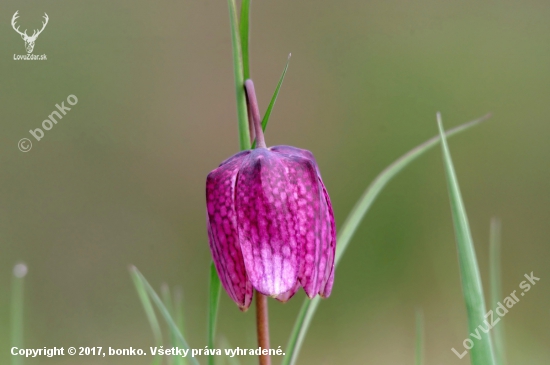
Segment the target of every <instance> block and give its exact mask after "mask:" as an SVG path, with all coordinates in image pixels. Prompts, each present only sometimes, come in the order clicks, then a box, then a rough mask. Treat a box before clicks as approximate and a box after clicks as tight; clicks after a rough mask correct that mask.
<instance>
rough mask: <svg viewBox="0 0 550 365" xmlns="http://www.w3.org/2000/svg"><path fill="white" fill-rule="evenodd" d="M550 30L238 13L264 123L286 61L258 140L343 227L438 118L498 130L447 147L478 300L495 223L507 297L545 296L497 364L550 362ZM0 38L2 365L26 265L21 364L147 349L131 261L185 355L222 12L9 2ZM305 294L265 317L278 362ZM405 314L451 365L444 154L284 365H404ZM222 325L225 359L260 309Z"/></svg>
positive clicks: (393, 203)
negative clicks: (39, 132)
mask: <svg viewBox="0 0 550 365" xmlns="http://www.w3.org/2000/svg"><path fill="white" fill-rule="evenodd" d="M16 10H19V13H20V15H21V18H20V19H19V24H21V25H22V29H24V28H29V29H32V28H33V27H34V28H37V27H39V26H40V22H41V21H42V19H41V17H42V15H43V13H44V12H46V13H47V14H48V15H49V17H50V22H49V24H48V26H47V28H46V29H45V30H44V32H43V33H42V34H41V35H40V36H39V37H38V39H37V41H36V46H35V50H34V53H35V54H46V55H47V57H48V60H47V61H34V62H31V61H27V62H25V61H14V60H13V54H24V53H25V50H24V45H23V41H22V40H21V38H20V37H19V36H18V35H17V34H16V33H15V32H14V31H13V29H12V28H11V25H10V20H11V17H12V15H13V13H15V11H16ZM549 19H550V4H549V3H548V2H547V1H541V0H526V1H509V0H503V1H493V0H486V1H473V0H465V1H460V2H456V1H431V0H421V1H407V0H390V1H387V0H384V1H381V0H378V1H357V0H355V1H353V0H340V1H325V0H317V1H296V0H280V1H271V2H261V1H253V4H252V39H251V65H252V76H253V78H254V80H255V83H256V88H257V92H258V96H259V101H260V104H261V107H262V109H265V107H266V105H267V104H268V102H269V99H270V97H271V93H272V92H273V90H274V88H275V86H276V83H277V81H278V78H279V75H280V73H281V71H282V69H283V67H284V64H285V62H286V59H287V55H288V54H289V53H290V52H292V59H291V62H290V67H289V71H288V73H287V77H286V79H285V82H284V85H283V87H282V90H281V93H280V96H279V99H278V101H277V104H276V106H275V109H274V113H273V115H272V117H271V120H270V124H269V126H268V130H267V134H266V139H267V142H268V144H270V145H275V144H290V145H294V146H299V147H302V148H307V149H309V150H311V151H312V152H313V153H314V154H315V156H316V157H317V160H318V163H319V165H320V168H321V171H322V173H323V178H324V181H325V184H326V186H327V188H328V191H329V192H330V194H331V198H332V202H333V205H334V211H335V214H336V220H337V224H338V226H341V224H342V223H343V221H344V220H345V218H346V216H347V214H348V213H349V211H350V210H351V208H352V207H353V205H354V203H355V201H356V200H357V199H358V197H359V196H360V194H361V193H362V192H363V190H364V189H365V188H366V187H367V186H368V184H369V183H370V181H371V180H372V179H373V178H374V177H375V176H376V175H377V174H378V173H379V172H380V171H381V170H382V169H383V168H385V167H386V166H387V165H388V164H389V163H391V162H392V161H393V160H394V159H396V158H397V157H399V156H400V155H401V154H403V153H405V152H406V151H408V150H409V149H411V148H412V147H414V146H416V145H418V144H420V143H421V142H423V141H425V140H426V139H428V138H430V137H432V136H434V135H435V134H436V133H437V127H436V120H435V113H436V111H441V112H442V115H443V118H444V123H445V126H446V127H447V128H450V127H453V126H456V125H458V124H461V123H463V122H466V121H469V120H471V119H474V118H476V117H479V116H481V115H484V114H485V113H487V112H493V114H494V117H493V118H492V119H491V120H490V121H488V122H486V123H484V124H482V125H480V126H478V127H476V128H474V129H471V130H469V131H468V132H466V133H463V134H461V135H460V136H457V137H453V138H452V140H450V147H451V152H452V155H453V158H454V162H455V167H456V170H457V173H458V178H459V182H460V184H461V188H462V192H463V196H464V200H465V204H466V207H467V211H468V214H469V219H470V224H471V228H472V232H473V236H474V240H475V244H476V251H477V255H478V260H479V264H480V267H481V274H482V277H483V280H484V286H485V289H487V288H488V237H489V222H490V219H491V217H493V216H497V217H500V218H501V219H502V224H503V254H502V255H503V257H502V265H503V294H505V295H507V294H509V293H510V292H512V291H513V290H516V289H517V287H518V285H519V283H520V282H521V281H522V280H524V279H523V275H524V274H525V273H530V272H531V271H533V272H534V273H535V275H536V276H538V277H540V278H541V281H540V282H539V283H538V284H537V285H536V287H534V288H533V289H532V290H531V291H530V292H529V293H528V295H526V296H525V297H522V298H521V302H519V303H518V304H517V305H516V306H515V307H514V308H513V309H512V310H511V311H510V313H509V314H507V315H506V317H505V318H504V320H503V321H502V323H504V325H505V326H506V341H507V354H508V358H509V364H530V365H543V364H544V365H547V364H548V363H549V361H550V360H549V359H550V348H549V346H548V343H549V341H550V332H549V325H550V318H549V315H550V312H549V310H550V308H549V305H548V304H549V299H550V295H549V285H550V268H549V266H548V261H549V254H550V247H549V245H548V243H549V241H548V237H549V236H550V228H549V224H548V222H549V218H550V214H549V206H550V194H549V189H548V188H549V180H550V173H549V162H548V161H549V156H550V143H549V142H550V123H549V120H550V117H549V116H550V102H549V99H548V98H549V96H550V22H549ZM29 33H30V32H29ZM0 41H1V43H0V44H1V45H0V75H1V76H0V80H1V81H0V101H1V122H0V123H1V124H0V125H1V131H2V132H1V133H0V363H2V364H4V363H6V364H7V363H8V362H9V361H10V356H9V340H8V339H9V330H8V329H9V296H10V283H11V272H12V268H13V265H14V264H16V263H17V262H19V261H24V262H26V263H27V264H28V266H29V274H28V276H27V278H26V279H27V280H26V287H25V296H26V297H25V299H26V302H25V308H24V310H25V343H26V345H27V347H34V348H37V347H44V346H48V347H53V346H58V347H59V346H65V347H68V346H103V347H108V346H111V347H118V348H123V347H130V346H133V347H142V348H148V346H149V345H152V344H153V338H152V335H151V332H150V329H149V326H148V323H147V320H146V317H145V315H144V312H143V310H142V307H141V305H140V302H139V300H138V297H137V295H136V293H135V290H134V287H133V284H132V282H131V279H130V277H129V274H128V265H129V264H134V265H136V266H137V267H138V268H139V269H140V270H141V271H142V272H143V274H144V275H145V276H146V277H147V278H148V279H149V281H150V282H151V283H152V284H153V285H154V286H155V287H156V288H159V287H160V285H161V284H162V283H167V284H169V285H170V286H171V287H174V286H179V287H181V288H182V289H183V292H184V296H185V314H186V325H187V337H188V339H189V341H190V343H191V345H192V346H193V347H204V345H205V342H206V340H205V336H206V305H207V296H208V290H207V287H208V270H209V261H210V252H209V249H208V243H207V236H206V228H205V204H204V183H205V178H206V175H207V174H208V172H209V171H210V170H212V169H214V168H215V167H216V166H217V165H218V164H219V162H221V161H222V160H223V159H225V158H227V157H228V156H230V155H232V154H233V153H235V152H236V151H237V150H238V136H237V122H236V108H235V95H234V92H233V73H232V57H231V41H230V33H229V18H228V11H227V4H226V2H224V1H214V0H202V1H156V2H153V1H104V0H103V1H51V0H49V1H36V0H33V1H26V2H24V3H22V2H19V1H11V0H8V1H3V2H2V6H1V9H0ZM70 94H74V95H76V96H77V97H78V104H77V105H76V106H74V107H73V109H72V110H71V111H70V112H68V114H67V115H66V116H65V117H64V118H63V119H62V120H61V121H60V122H59V123H58V124H57V125H55V126H54V128H53V129H52V130H50V131H48V132H46V134H45V137H44V138H43V139H42V140H41V141H39V142H36V141H34V142H33V143H34V145H33V148H32V150H31V151H29V152H28V153H22V152H20V151H19V150H18V148H17V143H18V141H19V140H20V139H21V138H24V137H27V138H31V139H32V137H31V136H30V134H29V132H28V131H29V129H34V128H38V127H40V125H41V122H42V121H43V120H44V119H46V117H47V116H48V115H49V114H50V113H51V112H52V111H53V110H55V104H56V103H60V102H62V101H64V100H66V98H67V96H68V95H70ZM303 297H304V295H303V293H302V292H300V294H299V295H297V296H296V298H295V299H293V300H291V301H290V302H289V303H287V304H285V305H283V304H279V303H278V302H275V301H271V302H270V315H271V319H272V326H271V331H272V346H273V347H277V346H279V345H280V346H283V347H285V346H286V342H287V338H288V335H289V332H290V329H291V328H292V325H293V323H294V319H295V317H296V314H297V312H298V309H299V307H300V305H301V302H302V299H303ZM417 308H421V309H422V310H423V311H424V316H425V321H426V364H434V365H436V364H438V365H439V364H464V363H467V362H468V361H469V360H468V358H465V359H463V360H459V359H458V358H457V357H456V356H455V355H454V354H453V353H452V352H451V347H455V348H457V349H461V348H462V341H463V340H464V339H465V338H466V337H467V335H468V332H467V326H466V313H465V306H464V302H463V299H462V293H461V287H460V278H459V271H458V262H457V254H456V245H455V241H454V233H453V227H452V222H451V213H450V208H449V202H448V196H447V191H446V183H445V176H444V171H443V164H442V159H441V151H440V149H439V148H435V149H433V150H432V151H430V152H429V153H427V154H426V155H424V156H423V157H421V158H420V159H419V160H417V161H416V162H414V163H413V164H412V165H411V166H410V167H408V168H407V169H406V170H405V171H404V172H403V173H401V174H400V175H399V176H398V177H397V178H396V179H395V180H394V181H393V182H391V183H390V184H389V186H388V187H387V188H386V189H385V190H384V191H383V193H382V194H381V195H380V197H379V198H378V200H377V201H376V202H375V204H374V206H373V207H372V209H371V210H370V212H369V213H368V215H367V217H366V218H365V219H364V221H363V223H362V224H361V228H360V229H359V231H358V233H357V235H356V236H355V238H354V239H353V242H352V243H351V245H350V247H349V250H348V251H347V252H346V255H345V256H344V258H343V260H342V262H341V265H340V267H339V268H338V271H337V273H336V282H335V286H334V291H333V294H332V296H331V298H330V299H329V300H326V301H324V302H323V303H322V304H321V306H320V308H319V311H318V313H317V316H316V317H315V319H314V321H313V323H312V327H311V330H310V332H309V336H308V337H307V339H306V342H305V344H304V348H303V351H302V353H301V356H300V360H299V363H300V364H380V363H384V364H397V363H399V364H412V363H413V355H414V331H415V330H414V321H415V319H414V318H415V311H416V309H417ZM218 329H219V334H220V335H223V336H225V337H226V338H228V339H229V342H230V343H231V345H232V346H233V347H236V346H241V347H253V346H255V345H256V342H255V328H254V310H253V309H251V310H250V311H249V312H248V313H244V314H243V313H241V312H239V310H238V309H237V307H236V306H235V305H234V303H233V302H231V301H230V300H229V298H228V296H227V295H226V294H225V292H224V293H222V298H221V311H220V317H219V327H218ZM204 360H205V359H203V361H204ZM150 361H151V358H150V357H144V358H135V357H134V358H131V357H126V358H124V357H111V358H104V359H97V358H93V357H89V358H86V357H80V358H71V357H68V356H67V357H57V358H53V359H48V358H37V359H29V360H27V362H26V363H28V364H60V365H63V364H75V363H78V364H83V365H87V364H121V365H124V364H149V363H150ZM241 361H242V363H243V364H254V363H256V359H255V358H253V357H247V358H242V359H241ZM274 361H275V363H278V361H279V359H275V360H274Z"/></svg>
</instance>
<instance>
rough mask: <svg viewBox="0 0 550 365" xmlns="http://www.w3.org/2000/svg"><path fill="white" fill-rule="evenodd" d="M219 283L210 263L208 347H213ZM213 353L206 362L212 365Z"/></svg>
mask: <svg viewBox="0 0 550 365" xmlns="http://www.w3.org/2000/svg"><path fill="white" fill-rule="evenodd" d="M220 294H221V283H220V278H219V277H218V273H217V272H216V267H215V266H214V262H211V263H210V299H209V304H208V348H211V349H213V348H215V347H214V345H215V341H216V321H217V319H218V307H219V304H220ZM214 363H215V359H214V355H209V356H208V364H209V365H214Z"/></svg>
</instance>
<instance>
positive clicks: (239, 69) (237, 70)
mask: <svg viewBox="0 0 550 365" xmlns="http://www.w3.org/2000/svg"><path fill="white" fill-rule="evenodd" d="M227 3H228V5H229V23H230V25H231V41H232V45H233V72H234V75H235V95H236V97H237V117H238V122H239V146H240V149H241V151H242V150H248V149H250V133H249V130H248V110H247V108H246V95H245V91H244V74H243V57H242V50H241V36H240V32H239V20H238V19H237V5H236V4H235V0H227Z"/></svg>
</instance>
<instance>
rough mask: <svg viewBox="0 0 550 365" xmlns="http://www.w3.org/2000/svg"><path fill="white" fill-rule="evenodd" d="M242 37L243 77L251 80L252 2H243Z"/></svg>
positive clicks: (245, 0) (248, 0) (247, 0)
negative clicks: (249, 53)
mask: <svg viewBox="0 0 550 365" xmlns="http://www.w3.org/2000/svg"><path fill="white" fill-rule="evenodd" d="M239 21H240V26H239V30H240V35H241V51H242V56H243V77H244V79H245V80H247V79H249V78H250V63H249V57H248V44H249V42H250V30H249V29H250V0H243V1H242V3H241V17H240V19H239Z"/></svg>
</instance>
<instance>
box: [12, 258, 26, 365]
mask: <svg viewBox="0 0 550 365" xmlns="http://www.w3.org/2000/svg"><path fill="white" fill-rule="evenodd" d="M26 275H27V266H26V265H25V264H23V263H19V264H17V265H15V266H14V268H13V279H12V286H11V290H12V293H11V347H18V348H23V302H24V299H23V298H24V295H23V294H24V288H25V285H24V284H25V276H26ZM11 363H12V365H23V356H11Z"/></svg>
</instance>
